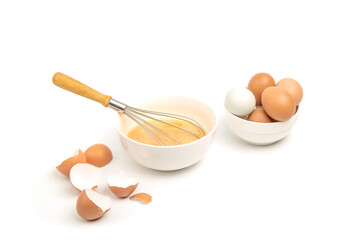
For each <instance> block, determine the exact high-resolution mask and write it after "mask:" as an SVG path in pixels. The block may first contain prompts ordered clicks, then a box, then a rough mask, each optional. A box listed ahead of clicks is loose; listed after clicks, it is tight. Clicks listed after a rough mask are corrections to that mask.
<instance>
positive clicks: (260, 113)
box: [247, 107, 273, 123]
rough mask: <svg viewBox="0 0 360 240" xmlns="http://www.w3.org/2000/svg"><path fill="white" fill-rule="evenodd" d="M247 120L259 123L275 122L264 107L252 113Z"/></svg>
mask: <svg viewBox="0 0 360 240" xmlns="http://www.w3.org/2000/svg"><path fill="white" fill-rule="evenodd" d="M247 120H249V121H252V122H259V123H271V122H273V120H272V119H271V118H270V117H269V115H267V114H266V112H265V111H264V108H263V107H257V108H256V109H255V110H254V111H253V112H252V113H250V115H249V117H248V119H247Z"/></svg>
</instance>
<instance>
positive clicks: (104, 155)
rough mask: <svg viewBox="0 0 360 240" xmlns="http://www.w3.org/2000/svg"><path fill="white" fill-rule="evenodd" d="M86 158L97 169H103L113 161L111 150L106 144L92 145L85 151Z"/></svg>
mask: <svg viewBox="0 0 360 240" xmlns="http://www.w3.org/2000/svg"><path fill="white" fill-rule="evenodd" d="M85 156H86V160H87V162H88V163H90V164H92V165H94V166H97V167H103V166H105V165H106V164H108V163H109V162H111V160H112V159H113V155H112V152H111V150H110V148H108V147H107V146H106V145H104V144H95V145H92V146H91V147H89V148H88V149H87V150H86V151H85Z"/></svg>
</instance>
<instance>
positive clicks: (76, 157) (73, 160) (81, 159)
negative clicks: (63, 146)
mask: <svg viewBox="0 0 360 240" xmlns="http://www.w3.org/2000/svg"><path fill="white" fill-rule="evenodd" d="M77 163H86V157H85V154H84V153H83V151H81V149H79V150H77V151H76V152H75V153H74V154H73V156H71V157H69V158H68V159H66V160H64V161H63V162H62V163H61V164H60V165H59V166H57V167H56V169H57V170H58V171H59V172H61V173H62V174H64V175H65V176H67V177H69V174H70V169H71V168H72V167H73V166H74V165H75V164H77Z"/></svg>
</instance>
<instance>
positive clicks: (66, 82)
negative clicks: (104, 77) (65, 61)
mask: <svg viewBox="0 0 360 240" xmlns="http://www.w3.org/2000/svg"><path fill="white" fill-rule="evenodd" d="M52 81H53V83H54V84H55V85H56V86H58V87H60V88H63V89H65V90H68V91H70V92H73V93H76V94H78V95H80V96H83V97H86V98H88V99H91V100H93V101H95V102H98V103H101V104H102V105H104V106H105V107H107V106H108V105H109V102H110V100H111V96H108V95H104V94H102V93H99V92H98V91H96V90H94V89H92V88H91V87H89V86H87V85H85V84H83V83H82V82H79V81H78V80H75V79H73V78H72V77H69V76H67V75H65V74H63V73H60V72H57V73H55V74H54V76H53V79H52Z"/></svg>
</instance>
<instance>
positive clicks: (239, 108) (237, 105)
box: [225, 87, 256, 117]
mask: <svg viewBox="0 0 360 240" xmlns="http://www.w3.org/2000/svg"><path fill="white" fill-rule="evenodd" d="M255 105H256V100H255V97H254V94H253V93H252V92H251V91H250V90H249V89H246V88H243V87H239V88H233V89H231V90H230V91H229V92H228V93H227V94H226V97H225V107H226V109H227V110H228V111H229V112H231V113H232V114H234V115H236V116H239V117H247V115H248V114H249V113H251V112H252V111H253V110H254V108H255Z"/></svg>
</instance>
